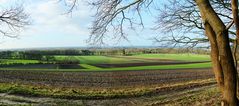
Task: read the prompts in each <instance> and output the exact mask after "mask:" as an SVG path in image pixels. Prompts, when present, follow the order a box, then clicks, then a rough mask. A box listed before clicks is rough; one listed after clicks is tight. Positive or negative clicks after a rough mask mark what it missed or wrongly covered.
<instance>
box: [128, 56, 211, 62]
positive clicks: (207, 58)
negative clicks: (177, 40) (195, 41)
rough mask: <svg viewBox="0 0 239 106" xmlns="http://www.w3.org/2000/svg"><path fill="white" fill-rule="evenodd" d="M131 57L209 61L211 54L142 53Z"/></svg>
mask: <svg viewBox="0 0 239 106" xmlns="http://www.w3.org/2000/svg"><path fill="white" fill-rule="evenodd" d="M130 57H138V58H147V59H169V60H182V61H209V60H210V56H209V55H198V54H140V55H134V56H130Z"/></svg>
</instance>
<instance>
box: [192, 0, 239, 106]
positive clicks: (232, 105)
mask: <svg viewBox="0 0 239 106" xmlns="http://www.w3.org/2000/svg"><path fill="white" fill-rule="evenodd" d="M196 3H197V5H198V7H199V10H200V13H201V15H202V19H203V21H204V25H207V24H208V25H209V26H211V29H212V30H213V31H214V33H215V35H216V43H217V49H212V53H214V52H215V54H216V52H218V54H219V57H215V58H213V59H212V64H213V67H214V69H216V68H217V67H216V65H215V64H220V65H221V69H222V73H223V75H222V76H223V87H222V88H223V92H222V93H223V104H224V105H226V106H237V104H238V100H237V95H236V93H237V92H236V88H237V87H236V85H237V80H236V74H237V72H236V68H235V66H234V60H233V56H232V52H231V48H230V45H229V37H228V30H227V29H226V26H225V25H224V23H223V22H222V20H221V19H220V18H219V17H218V15H217V14H216V12H215V11H214V10H213V8H212V7H211V5H210V3H209V1H208V0H196ZM206 30H209V29H206ZM206 32H207V31H206ZM207 36H209V38H211V39H212V38H213V36H212V35H210V34H209V35H207ZM210 42H211V44H212V43H213V44H214V43H215V41H214V42H213V41H212V40H210ZM212 46H214V45H212ZM215 47H216V46H215ZM212 48H214V47H212ZM216 50H218V51H216ZM214 59H215V60H214ZM215 75H216V78H217V77H218V78H220V77H222V76H218V75H217V73H215ZM219 83H220V82H219Z"/></svg>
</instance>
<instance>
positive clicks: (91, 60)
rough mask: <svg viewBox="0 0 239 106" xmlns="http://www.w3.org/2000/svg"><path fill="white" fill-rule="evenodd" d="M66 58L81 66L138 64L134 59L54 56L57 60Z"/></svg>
mask: <svg viewBox="0 0 239 106" xmlns="http://www.w3.org/2000/svg"><path fill="white" fill-rule="evenodd" d="M67 57H74V58H76V59H78V60H79V61H80V63H81V64H100V63H112V64H115V63H131V62H138V61H137V60H134V59H125V58H115V57H108V56H55V58H56V59H57V60H63V59H64V58H67Z"/></svg>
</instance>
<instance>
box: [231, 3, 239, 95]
mask: <svg viewBox="0 0 239 106" xmlns="http://www.w3.org/2000/svg"><path fill="white" fill-rule="evenodd" d="M231 5H232V15H233V21H234V24H235V26H236V40H235V43H234V53H233V55H234V63H235V67H236V69H237V46H238V43H239V42H238V41H239V17H238V0H232V2H231ZM237 78H238V74H237ZM237 83H238V82H237ZM237 86H238V84H237ZM238 90H239V89H238V87H237V91H238Z"/></svg>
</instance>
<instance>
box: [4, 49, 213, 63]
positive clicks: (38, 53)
mask: <svg viewBox="0 0 239 106" xmlns="http://www.w3.org/2000/svg"><path fill="white" fill-rule="evenodd" d="M157 53H195V54H208V53H209V51H208V50H207V49H183V48H179V49H176V48H151V49H150V48H127V49H89V50H77V49H74V50H68V49H67V50H29V51H0V58H1V59H30V60H47V59H51V60H52V58H54V57H53V56H55V55H64V56H76V55H77V56H89V55H124V56H127V55H134V54H157Z"/></svg>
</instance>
